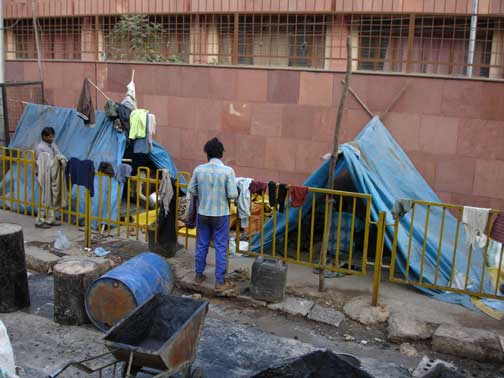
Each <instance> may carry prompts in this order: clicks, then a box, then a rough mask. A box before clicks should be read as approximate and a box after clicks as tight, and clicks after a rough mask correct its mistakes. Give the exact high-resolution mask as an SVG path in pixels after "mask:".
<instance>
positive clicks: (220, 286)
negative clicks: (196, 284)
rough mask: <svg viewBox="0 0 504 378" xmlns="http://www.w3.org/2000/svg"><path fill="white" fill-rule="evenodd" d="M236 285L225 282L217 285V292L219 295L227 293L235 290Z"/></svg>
mask: <svg viewBox="0 0 504 378" xmlns="http://www.w3.org/2000/svg"><path fill="white" fill-rule="evenodd" d="M235 286H236V285H235V284H234V283H232V282H231V281H228V280H225V281H224V283H221V284H220V283H216V284H215V291H216V292H217V293H223V292H225V291H228V290H231V289H234V287H235Z"/></svg>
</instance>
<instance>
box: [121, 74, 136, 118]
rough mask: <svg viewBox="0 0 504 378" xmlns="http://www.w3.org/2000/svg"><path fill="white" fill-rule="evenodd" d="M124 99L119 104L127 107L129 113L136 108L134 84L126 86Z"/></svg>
mask: <svg viewBox="0 0 504 378" xmlns="http://www.w3.org/2000/svg"><path fill="white" fill-rule="evenodd" d="M126 88H127V90H126V97H124V100H122V101H121V104H122V105H124V106H125V107H127V108H128V109H129V110H130V111H133V110H135V109H136V108H137V102H136V88H135V83H134V82H133V81H132V82H130V83H129V84H128V85H127V86H126Z"/></svg>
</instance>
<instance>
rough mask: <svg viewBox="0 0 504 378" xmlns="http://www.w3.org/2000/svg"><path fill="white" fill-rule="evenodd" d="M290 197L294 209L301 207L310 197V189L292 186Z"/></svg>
mask: <svg viewBox="0 0 504 378" xmlns="http://www.w3.org/2000/svg"><path fill="white" fill-rule="evenodd" d="M290 195H291V199H292V201H291V202H292V207H301V206H303V203H304V201H305V200H306V196H307V195H308V188H307V187H306V186H292V187H291V188H290Z"/></svg>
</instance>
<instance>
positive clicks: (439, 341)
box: [432, 325, 504, 362]
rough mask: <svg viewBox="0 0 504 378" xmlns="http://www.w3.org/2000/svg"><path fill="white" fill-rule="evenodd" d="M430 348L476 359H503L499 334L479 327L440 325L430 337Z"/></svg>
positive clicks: (496, 360)
mask: <svg viewBox="0 0 504 378" xmlns="http://www.w3.org/2000/svg"><path fill="white" fill-rule="evenodd" d="M432 348H433V350H435V351H436V352H440V353H446V354H451V355H453V356H457V357H465V358H470V359H473V360H476V361H493V362H503V361H504V352H503V351H502V347H501V345H500V341H499V336H498V335H496V334H495V333H493V332H489V331H485V330H481V329H475V328H462V327H455V326H451V325H441V326H440V327H439V328H438V329H437V330H436V332H435V333H434V335H433V337H432Z"/></svg>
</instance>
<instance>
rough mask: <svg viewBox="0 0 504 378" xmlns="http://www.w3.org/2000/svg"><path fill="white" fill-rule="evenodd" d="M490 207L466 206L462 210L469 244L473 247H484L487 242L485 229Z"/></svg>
mask: <svg viewBox="0 0 504 378" xmlns="http://www.w3.org/2000/svg"><path fill="white" fill-rule="evenodd" d="M489 214H490V209H484V208H480V207H471V206H464V211H463V212H462V223H463V224H464V227H465V230H466V234H467V235H466V236H467V244H468V245H472V246H473V248H477V247H479V248H484V247H485V245H486V242H487V237H486V235H485V229H486V226H487V223H488V216H489Z"/></svg>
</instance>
